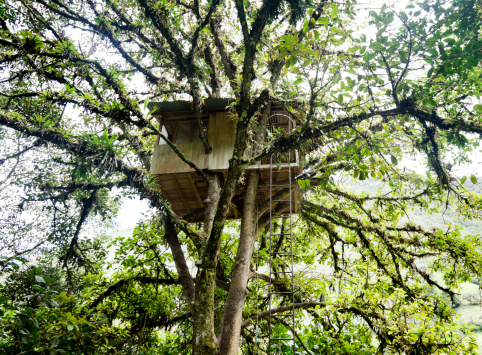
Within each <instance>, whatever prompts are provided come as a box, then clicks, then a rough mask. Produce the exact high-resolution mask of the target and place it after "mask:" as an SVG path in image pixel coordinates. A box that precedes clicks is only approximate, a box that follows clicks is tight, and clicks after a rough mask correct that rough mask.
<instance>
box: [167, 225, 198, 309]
mask: <svg viewBox="0 0 482 355" xmlns="http://www.w3.org/2000/svg"><path fill="white" fill-rule="evenodd" d="M164 230H165V234H164V237H165V238H166V241H167V244H168V245H169V248H171V253H172V257H173V259H174V263H175V265H176V270H177V274H178V275H179V276H178V277H179V281H180V282H181V286H182V290H183V292H184V296H186V300H187V303H188V305H189V309H190V311H191V313H194V282H193V280H192V277H191V273H190V272H189V268H188V266H187V263H186V258H185V257H184V252H183V251H182V247H181V243H179V238H178V236H177V231H176V228H175V226H174V223H172V221H171V220H170V219H169V218H166V220H165V221H164Z"/></svg>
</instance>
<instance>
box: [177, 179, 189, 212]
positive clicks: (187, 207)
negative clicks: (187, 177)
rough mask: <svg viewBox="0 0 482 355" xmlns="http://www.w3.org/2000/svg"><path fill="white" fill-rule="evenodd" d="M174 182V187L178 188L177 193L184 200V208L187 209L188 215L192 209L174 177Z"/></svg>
mask: <svg viewBox="0 0 482 355" xmlns="http://www.w3.org/2000/svg"><path fill="white" fill-rule="evenodd" d="M172 182H173V183H174V186H175V187H176V190H177V193H178V194H179V197H180V198H181V200H182V203H183V204H184V207H185V208H186V211H187V213H190V212H191V209H190V208H189V206H188V204H187V202H186V199H185V198H184V195H183V194H182V191H181V188H180V187H179V184H178V183H177V180H176V177H175V176H174V175H172Z"/></svg>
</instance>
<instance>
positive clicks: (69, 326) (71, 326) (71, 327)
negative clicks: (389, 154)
mask: <svg viewBox="0 0 482 355" xmlns="http://www.w3.org/2000/svg"><path fill="white" fill-rule="evenodd" d="M73 329H74V326H73V325H70V324H69V325H68V326H67V330H68V331H69V332H70V331H72V330H73Z"/></svg>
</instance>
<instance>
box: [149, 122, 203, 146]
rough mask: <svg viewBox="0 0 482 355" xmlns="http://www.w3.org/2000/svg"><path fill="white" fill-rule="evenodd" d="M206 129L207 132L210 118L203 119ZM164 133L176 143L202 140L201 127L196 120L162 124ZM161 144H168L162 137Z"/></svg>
mask: <svg viewBox="0 0 482 355" xmlns="http://www.w3.org/2000/svg"><path fill="white" fill-rule="evenodd" d="M203 125H204V129H205V131H206V132H207V127H208V120H203ZM162 133H163V134H164V135H166V136H167V138H168V139H169V140H170V141H171V142H173V143H176V144H182V143H192V142H200V141H201V139H200V138H199V127H198V125H197V122H196V121H189V122H173V123H166V124H164V125H162ZM159 144H160V145H162V144H166V143H165V142H164V141H163V140H162V139H161V140H160V141H159Z"/></svg>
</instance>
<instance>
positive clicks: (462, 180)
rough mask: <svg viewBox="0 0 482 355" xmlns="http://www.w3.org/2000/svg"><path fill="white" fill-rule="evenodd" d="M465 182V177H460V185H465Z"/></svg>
mask: <svg viewBox="0 0 482 355" xmlns="http://www.w3.org/2000/svg"><path fill="white" fill-rule="evenodd" d="M465 181H467V176H464V177H462V179H460V183H461V184H462V185H463V184H465Z"/></svg>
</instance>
